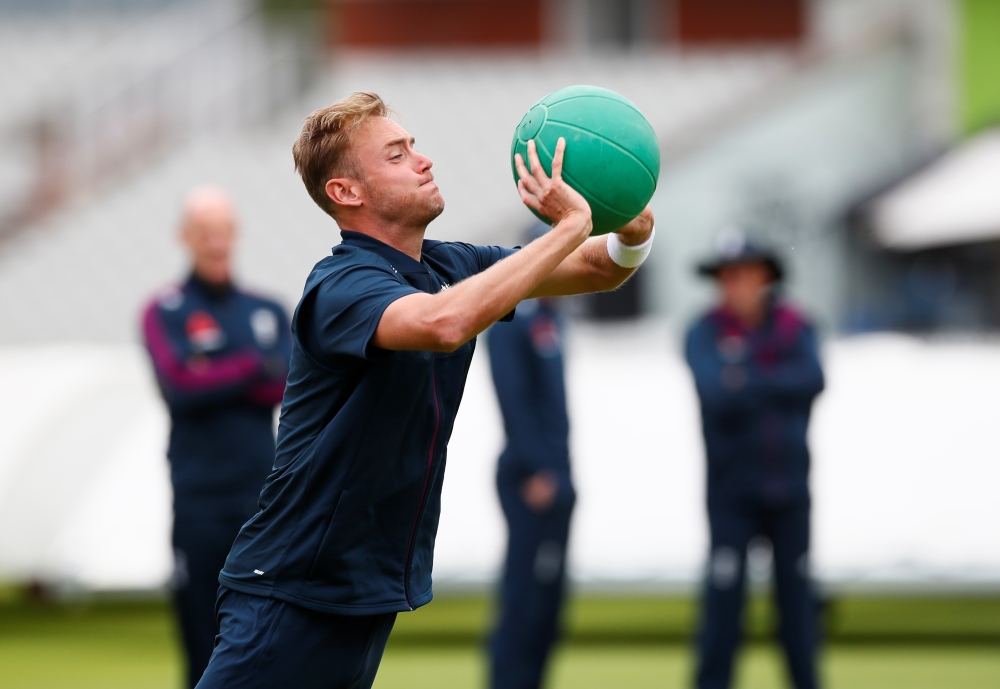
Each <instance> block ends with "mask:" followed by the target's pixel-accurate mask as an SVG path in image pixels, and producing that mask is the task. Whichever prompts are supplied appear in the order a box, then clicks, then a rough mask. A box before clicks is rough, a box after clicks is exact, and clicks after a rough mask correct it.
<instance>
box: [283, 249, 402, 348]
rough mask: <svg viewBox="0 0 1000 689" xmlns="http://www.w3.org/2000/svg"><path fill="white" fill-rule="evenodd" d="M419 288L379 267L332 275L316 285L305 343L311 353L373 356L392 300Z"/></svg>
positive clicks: (367, 266) (340, 271)
mask: <svg viewBox="0 0 1000 689" xmlns="http://www.w3.org/2000/svg"><path fill="white" fill-rule="evenodd" d="M419 291H420V290H418V289H416V288H415V287H411V286H410V285H407V284H404V283H401V282H400V281H399V280H397V279H396V277H395V276H394V275H393V274H392V273H390V272H388V271H387V270H385V269H384V268H380V267H378V266H373V265H356V266H350V267H348V268H345V269H344V270H338V271H336V272H334V273H333V274H331V275H329V276H328V277H327V278H326V279H324V280H323V282H321V283H320V285H319V286H318V287H317V288H316V290H315V292H314V296H313V298H312V305H311V306H312V308H311V309H308V311H307V313H306V314H303V315H306V319H305V321H306V322H300V326H302V327H304V328H305V329H306V332H305V333H303V334H304V335H305V343H306V346H307V348H308V349H309V350H310V353H311V354H313V355H314V356H317V358H320V359H327V358H329V357H335V356H338V355H347V356H354V357H359V358H362V359H367V358H370V355H371V351H370V347H369V346H370V344H371V339H372V337H373V336H374V335H375V329H376V328H377V327H378V324H379V321H380V320H381V318H382V313H383V312H384V311H385V310H386V308H387V307H388V306H389V304H391V303H392V302H394V301H396V300H397V299H399V298H401V297H405V296H407V295H410V294H416V293H418V292H419Z"/></svg>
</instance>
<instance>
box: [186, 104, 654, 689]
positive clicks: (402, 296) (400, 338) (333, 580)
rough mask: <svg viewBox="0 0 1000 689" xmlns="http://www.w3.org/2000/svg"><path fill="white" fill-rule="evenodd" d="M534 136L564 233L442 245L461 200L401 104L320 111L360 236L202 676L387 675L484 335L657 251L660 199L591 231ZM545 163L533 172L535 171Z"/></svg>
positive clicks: (524, 191)
mask: <svg viewBox="0 0 1000 689" xmlns="http://www.w3.org/2000/svg"><path fill="white" fill-rule="evenodd" d="M565 148H566V144H565V141H563V140H560V142H559V145H558V147H557V149H556V154H555V157H554V160H553V162H552V176H551V177H549V176H548V175H546V174H545V171H544V169H543V168H542V165H541V163H540V161H539V159H538V156H537V153H536V151H535V148H534V145H533V144H532V145H529V148H528V157H529V161H527V163H526V162H525V161H524V160H522V159H521V158H520V157H519V158H518V159H517V168H518V172H519V174H520V181H519V183H518V191H519V192H520V194H521V198H522V200H523V201H524V203H525V205H527V206H528V207H529V208H532V209H534V210H535V211H537V212H538V213H540V214H542V215H544V216H545V217H547V218H551V219H552V221H553V224H554V227H553V229H552V231H551V232H549V233H547V234H546V235H545V236H543V237H541V238H539V239H536V240H535V241H533V242H531V243H530V244H529V245H527V246H526V247H524V248H522V249H519V250H513V249H502V248H498V247H485V246H473V245H470V244H463V243H458V242H437V241H432V240H425V239H424V233H425V231H426V229H427V225H428V224H429V223H430V222H431V221H432V220H434V219H435V218H436V217H437V216H438V215H440V214H441V212H442V211H443V210H444V199H443V198H442V196H441V192H440V191H439V190H438V187H437V185H436V184H435V183H434V175H433V173H432V172H431V166H432V163H431V161H430V159H428V158H427V157H426V156H423V155H421V154H419V153H417V151H416V150H414V139H413V137H411V136H410V135H409V134H408V133H407V132H406V131H405V130H404V129H403V128H402V127H401V126H400V125H399V124H398V123H396V122H395V121H394V120H392V119H390V117H389V111H388V108H387V107H386V105H385V104H384V103H383V102H382V100H381V99H380V98H379V97H378V96H376V95H374V94H371V93H354V94H351V95H350V96H348V97H347V98H344V99H343V100H341V101H338V102H336V103H334V104H333V105H331V106H329V107H326V108H323V109H321V110H317V111H316V112H314V113H313V114H311V115H310V116H309V117H308V118H306V121H305V125H304V126H303V128H302V133H301V134H300V136H299V138H298V140H297V141H296V142H295V145H294V147H293V154H294V157H295V165H296V169H297V170H298V172H299V174H300V175H301V176H302V180H303V182H304V183H305V186H306V189H307V190H308V191H309V194H310V196H312V198H313V200H314V201H315V202H316V203H317V204H318V205H319V206H320V208H322V209H323V210H324V211H326V212H327V213H328V214H329V215H330V216H332V217H333V219H334V220H335V221H336V222H337V224H338V225H339V226H340V228H341V230H342V232H341V234H342V236H343V241H342V243H341V244H340V245H339V246H337V247H335V248H334V249H333V254H332V255H331V256H328V257H327V258H325V259H323V260H322V261H320V262H319V263H317V264H316V266H315V267H314V268H313V271H312V273H311V274H310V275H309V278H308V279H307V280H306V285H305V289H304V291H303V295H302V300H301V301H300V302H299V305H298V307H297V309H296V311H295V315H294V316H293V319H292V332H293V346H292V357H291V364H290V369H289V375H288V384H287V387H286V389H285V396H284V401H283V404H282V410H281V421H280V425H279V428H278V440H277V451H276V458H275V464H274V469H273V471H272V472H271V474H270V476H269V477H268V479H267V482H266V483H265V485H264V488H263V491H262V492H261V495H260V502H259V506H260V511H259V512H258V513H257V514H256V515H255V516H254V517H253V518H252V519H251V520H250V521H249V522H247V523H246V525H244V527H243V529H242V530H241V531H240V534H239V536H238V537H237V539H236V542H235V544H234V545H233V549H232V552H231V553H230V554H229V558H228V560H227V561H226V565H225V568H224V569H223V570H222V573H221V575H220V577H219V581H220V583H221V584H222V588H221V590H220V595H219V601H218V606H217V607H218V616H219V626H220V629H219V636H218V638H217V640H216V647H215V652H214V654H213V655H212V659H211V661H210V663H209V666H208V669H207V670H206V671H205V674H204V676H203V677H202V680H201V682H200V683H199V685H198V686H199V687H201V688H202V689H209V688H215V687H239V688H240V689H247V688H251V687H260V688H263V687H281V688H289V687H317V688H318V687H323V688H325V689H334V688H338V689H339V688H345V689H346V688H351V689H354V688H363V687H371V685H372V683H373V681H374V679H375V673H376V671H377V670H378V665H379V662H380V660H381V657H382V653H383V650H384V648H385V644H386V641H387V639H388V637H389V632H390V630H391V629H392V625H393V622H394V621H395V617H396V613H398V612H402V611H408V610H413V609H415V608H417V607H419V606H421V605H424V604H425V603H427V602H429V601H430V600H431V596H432V593H431V563H432V558H433V552H434V538H435V535H436V532H437V525H438V517H439V513H440V499H441V485H442V479H443V476H444V465H445V458H446V455H447V446H448V439H449V437H450V436H451V431H452V425H453V423H454V420H455V415H456V413H457V412H458V405H459V402H460V401H461V399H462V392H463V389H464V387H465V380H466V374H467V373H468V370H469V364H470V362H471V360H472V353H473V351H474V349H475V342H476V340H475V338H476V336H477V335H478V334H479V333H481V332H482V331H484V330H485V329H486V328H487V327H489V326H490V325H492V324H493V323H495V322H496V321H498V320H503V319H504V318H505V317H509V316H511V315H512V312H513V310H514V308H515V307H516V306H517V304H518V302H520V301H521V300H522V299H525V298H531V297H541V296H559V295H568V294H580V293H584V292H593V291H600V290H609V289H614V288H615V287H617V286H618V285H620V284H622V283H623V282H624V281H625V280H626V279H628V277H629V276H630V275H631V274H632V273H633V272H634V270H635V267H636V266H638V265H639V264H640V263H641V262H642V260H643V259H644V258H645V257H646V255H647V254H648V252H649V248H650V244H651V239H652V232H653V217H652V213H651V212H650V211H649V210H648V209H647V210H646V211H644V212H643V214H642V215H640V216H639V217H638V218H636V219H635V220H633V221H632V222H630V223H629V224H628V225H627V226H625V227H623V228H622V229H621V230H619V231H618V232H617V233H614V234H610V235H606V236H601V237H594V238H591V239H588V236H589V234H590V231H591V213H590V208H589V206H588V205H587V202H586V201H585V200H584V199H583V197H582V196H580V194H578V193H577V192H576V191H574V190H573V189H572V188H571V187H570V186H568V185H567V184H566V183H565V182H564V181H563V180H562V178H561V168H562V159H563V153H564V151H565ZM526 165H530V171H529V170H528V168H527V167H526Z"/></svg>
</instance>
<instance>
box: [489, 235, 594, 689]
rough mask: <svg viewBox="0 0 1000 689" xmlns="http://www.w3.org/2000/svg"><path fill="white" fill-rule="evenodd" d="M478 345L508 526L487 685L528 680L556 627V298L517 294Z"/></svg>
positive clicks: (563, 427)
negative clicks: (496, 406)
mask: <svg viewBox="0 0 1000 689" xmlns="http://www.w3.org/2000/svg"><path fill="white" fill-rule="evenodd" d="M548 229H549V227H548V226H547V225H542V224H541V223H539V224H538V225H537V226H534V227H532V229H531V230H529V232H528V236H527V237H526V240H527V241H526V242H525V243H528V242H531V241H532V240H534V239H536V238H537V237H539V236H541V235H543V234H545V232H546V231H547V230H548ZM487 344H488V347H489V355H490V367H491V370H492V373H493V384H494V386H495V387H496V391H497V399H498V400H499V402H500V411H501V412H502V413H503V420H504V430H505V432H506V434H507V445H506V447H505V448H504V451H503V453H502V454H501V455H500V460H499V462H498V464H497V490H498V492H499V494H500V505H501V506H502V507H503V513H504V517H506V519H507V530H508V540H507V557H506V561H505V563H504V569H503V579H502V581H501V585H500V591H499V601H498V610H497V615H496V619H497V627H496V630H495V631H494V634H493V639H492V648H491V650H492V659H491V661H492V664H491V671H490V684H491V686H492V687H493V689H537V687H539V686H540V685H541V683H542V678H543V676H544V672H545V665H546V662H547V660H548V658H549V654H550V652H551V650H552V647H553V645H554V644H555V642H556V640H557V638H558V635H559V623H560V612H561V610H562V606H563V598H564V589H565V562H566V544H567V541H568V540H569V524H570V516H571V515H572V513H573V503H574V502H575V499H576V494H575V492H574V489H573V482H572V480H571V477H570V464H569V415H568V414H567V411H566V384H565V379H564V374H563V338H562V321H561V318H560V316H559V313H558V311H557V309H556V304H555V300H553V299H546V298H542V299H533V300H530V301H524V302H521V304H520V305H519V306H518V308H517V312H516V313H515V315H514V320H513V321H511V323H510V324H508V325H506V326H504V327H502V328H491V329H490V331H489V338H488V342H487Z"/></svg>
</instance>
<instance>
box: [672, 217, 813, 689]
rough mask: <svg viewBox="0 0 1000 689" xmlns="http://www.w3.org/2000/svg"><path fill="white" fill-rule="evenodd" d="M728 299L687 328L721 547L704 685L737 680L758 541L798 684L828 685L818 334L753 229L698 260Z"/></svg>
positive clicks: (712, 587) (705, 642)
mask: <svg viewBox="0 0 1000 689" xmlns="http://www.w3.org/2000/svg"><path fill="white" fill-rule="evenodd" d="M698 272H699V273H700V274H701V275H704V276H707V277H710V278H713V279H714V280H715V281H716V283H717V285H718V288H719V302H718V304H717V306H716V307H715V308H713V309H711V310H710V311H709V312H708V313H706V314H705V315H704V316H702V317H701V318H699V319H698V320H697V321H696V322H695V323H694V325H693V326H692V327H691V329H690V331H689V332H688V335H687V342H686V357H687V361H688V365H689V366H690V367H691V371H692V373H693V374H694V380H695V385H696V387H697V390H698V397H699V400H700V403H701V416H702V429H703V432H704V437H705V449H706V454H707V456H708V473H707V484H708V485H707V487H708V521H709V530H710V533H711V552H710V555H709V563H708V569H707V573H706V581H705V593H704V601H703V608H702V618H701V629H700V632H699V636H698V646H699V658H698V668H697V679H696V681H697V686H698V688H699V689H722V688H724V687H728V686H729V685H730V682H731V678H732V668H733V658H734V655H735V653H736V650H737V647H738V646H739V643H740V636H741V613H742V609H743V599H744V586H745V580H746V560H747V548H748V545H749V544H750V542H751V540H752V539H755V538H760V537H763V538H765V539H767V541H769V542H770V544H771V547H772V550H773V565H774V582H775V587H776V599H777V604H778V611H779V614H780V640H781V643H782V646H783V647H784V650H785V654H786V657H787V660H788V669H789V674H790V676H791V679H792V682H793V684H794V686H795V687H796V688H797V689H812V688H813V687H815V686H816V684H817V679H816V652H817V632H818V629H817V622H818V620H817V602H816V600H815V598H814V596H813V591H812V587H811V582H810V578H809V532H810V520H809V518H810V495H809V485H808V477H809V448H808V445H807V442H806V432H807V429H808V426H809V415H810V410H811V407H812V403H813V400H814V399H815V398H816V396H817V395H818V394H819V393H820V392H821V391H822V390H823V371H822V369H821V367H820V361H819V356H818V350H817V341H816V334H815V330H814V328H813V326H812V325H811V324H810V323H809V321H808V320H807V319H806V318H805V317H804V316H803V315H802V314H801V313H800V312H799V311H798V310H796V309H795V308H793V307H792V306H790V305H788V304H787V303H785V302H783V301H782V300H781V299H780V298H779V297H778V294H777V287H778V285H779V284H780V283H781V280H782V278H783V277H784V269H783V266H782V263H781V260H780V259H779V257H778V256H777V255H776V254H775V253H774V252H773V251H771V250H770V249H768V248H767V247H765V246H763V245H761V244H758V243H755V242H753V241H750V240H748V239H747V238H746V237H745V235H743V234H742V233H741V232H737V231H733V232H729V233H728V234H726V235H725V236H723V237H722V239H721V241H720V243H719V247H718V254H717V255H716V256H715V257H714V258H713V259H712V260H710V261H707V262H705V263H702V264H701V265H699V267H698Z"/></svg>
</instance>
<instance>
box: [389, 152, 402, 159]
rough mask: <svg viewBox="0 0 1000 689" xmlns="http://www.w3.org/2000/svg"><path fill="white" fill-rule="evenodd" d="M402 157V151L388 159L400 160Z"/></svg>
mask: <svg viewBox="0 0 1000 689" xmlns="http://www.w3.org/2000/svg"><path fill="white" fill-rule="evenodd" d="M402 158H403V154H402V153H397V154H396V155H394V156H393V157H391V158H389V160H401V159H402Z"/></svg>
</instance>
